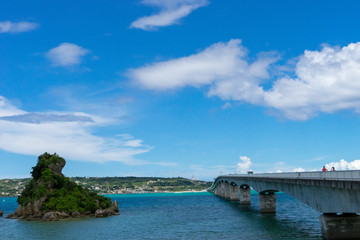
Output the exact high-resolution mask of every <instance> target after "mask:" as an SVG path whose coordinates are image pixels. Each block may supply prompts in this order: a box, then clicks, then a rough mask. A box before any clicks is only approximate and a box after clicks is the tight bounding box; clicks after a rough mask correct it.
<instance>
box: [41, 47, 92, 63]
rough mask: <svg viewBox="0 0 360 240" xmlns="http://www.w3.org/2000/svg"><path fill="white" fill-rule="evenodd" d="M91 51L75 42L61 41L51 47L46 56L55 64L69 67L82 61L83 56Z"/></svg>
mask: <svg viewBox="0 0 360 240" xmlns="http://www.w3.org/2000/svg"><path fill="white" fill-rule="evenodd" d="M89 52H90V51H89V50H88V49H85V48H83V47H80V46H78V45H76V44H73V43H66V42H64V43H61V44H60V45H59V46H57V47H55V48H52V49H50V50H49V51H48V52H46V54H45V56H46V57H47V58H48V59H49V60H50V61H51V62H52V64H53V65H54V66H59V67H69V66H73V65H78V64H80V63H81V60H82V57H83V56H85V55H86V54H88V53H89Z"/></svg>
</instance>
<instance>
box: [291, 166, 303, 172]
mask: <svg viewBox="0 0 360 240" xmlns="http://www.w3.org/2000/svg"><path fill="white" fill-rule="evenodd" d="M293 172H305V169H303V168H302V167H298V168H294V169H293Z"/></svg>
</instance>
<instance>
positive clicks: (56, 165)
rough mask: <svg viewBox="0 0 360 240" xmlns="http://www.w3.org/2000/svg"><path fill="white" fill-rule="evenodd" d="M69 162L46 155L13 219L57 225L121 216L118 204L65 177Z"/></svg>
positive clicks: (20, 198) (34, 169)
mask: <svg viewBox="0 0 360 240" xmlns="http://www.w3.org/2000/svg"><path fill="white" fill-rule="evenodd" d="M65 163H66V162H65V159H63V158H62V157H59V156H58V155H57V154H56V153H55V154H49V153H44V154H42V155H40V156H39V157H38V162H37V164H36V166H35V167H33V168H32V169H33V171H32V172H31V175H32V179H31V180H30V182H29V183H28V184H27V185H26V187H25V189H24V190H23V192H22V193H21V195H20V196H19V197H18V199H17V202H18V203H19V207H18V209H17V210H16V211H15V212H14V213H13V214H9V215H8V216H7V218H10V219H26V220H43V221H56V220H59V219H65V218H78V217H107V216H111V215H118V214H119V208H118V204H117V202H116V201H114V202H113V203H112V202H111V200H110V199H109V198H106V197H104V196H100V195H97V194H96V193H94V192H91V191H90V190H88V189H86V188H83V187H81V186H79V185H77V184H76V183H74V182H72V181H70V179H69V178H67V177H65V176H64V175H63V174H62V173H61V171H62V169H63V168H64V166H65Z"/></svg>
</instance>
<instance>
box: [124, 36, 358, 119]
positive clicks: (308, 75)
mask: <svg viewBox="0 0 360 240" xmlns="http://www.w3.org/2000/svg"><path fill="white" fill-rule="evenodd" d="M277 59H278V58H277V57H276V56H274V54H262V55H259V57H258V59H257V60H255V61H252V62H250V61H249V60H248V57H247V50H246V48H244V47H243V46H242V45H241V41H240V40H238V39H234V40H231V41H229V42H227V43H221V42H220V43H216V44H213V45H212V46H210V47H208V48H207V49H205V50H204V51H202V52H199V53H197V54H193V55H190V56H188V57H182V58H178V59H172V60H169V61H163V62H157V63H153V64H151V65H148V66H144V67H141V68H137V69H131V70H129V76H130V78H131V79H132V81H133V82H134V83H136V84H138V85H139V86H141V87H144V88H148V89H152V90H169V89H176V88H182V87H185V86H193V87H203V86H207V87H208V88H209V91H208V96H217V97H220V98H221V99H223V100H238V101H242V102H248V103H251V104H256V105H260V106H265V107H268V108H270V109H274V110H275V111H276V112H277V113H278V114H280V115H281V116H284V117H286V118H288V119H292V120H307V119H308V118H310V117H312V116H315V115H316V114H318V113H333V112H336V111H340V110H354V111H355V112H360V95H359V94H358V93H359V91H360V42H358V43H351V44H349V45H347V46H345V47H343V48H339V47H328V46H325V47H323V49H321V51H309V50H306V51H305V53H304V54H303V55H301V56H300V57H299V58H298V61H297V63H296V65H295V69H294V73H289V74H291V75H286V76H284V77H282V78H280V79H274V80H273V82H272V86H271V87H270V89H268V90H265V89H264V88H263V87H262V84H263V83H264V81H266V80H267V81H269V80H271V76H270V75H269V73H268V71H269V68H270V67H271V66H272V65H271V64H272V63H274V62H275V61H276V60H277ZM282 67H284V66H282ZM277 69H281V67H278V68H277ZM273 70H276V69H273ZM276 74H280V72H276V73H275V75H276ZM282 74H283V73H282Z"/></svg>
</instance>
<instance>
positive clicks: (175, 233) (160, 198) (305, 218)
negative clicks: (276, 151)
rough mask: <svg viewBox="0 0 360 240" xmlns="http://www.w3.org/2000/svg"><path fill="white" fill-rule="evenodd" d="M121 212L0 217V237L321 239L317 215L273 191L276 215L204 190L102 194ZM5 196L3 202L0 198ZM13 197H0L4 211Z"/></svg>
mask: <svg viewBox="0 0 360 240" xmlns="http://www.w3.org/2000/svg"><path fill="white" fill-rule="evenodd" d="M108 196H109V197H111V198H112V200H118V202H119V209H120V213H121V215H119V216H112V217H109V218H102V219H99V218H97V219H95V218H89V219H75V220H74V219H72V220H64V221H58V222H32V221H24V220H12V219H5V218H4V217H1V218H0V239H63V240H64V239H247V240H249V239H284V240H285V239H286V240H289V239H321V237H320V226H319V222H318V216H319V215H320V213H318V212H316V211H315V210H313V209H311V208H309V207H307V206H306V205H304V204H302V203H300V202H298V201H297V200H296V199H294V198H291V197H289V196H288V195H286V194H278V195H277V213H276V215H272V214H270V215H262V214H260V213H259V201H258V198H257V195H256V194H252V195H251V201H252V206H251V207H246V206H241V205H239V204H238V203H234V202H229V201H226V200H224V199H222V198H219V197H217V196H215V195H212V194H210V193H156V194H122V195H108ZM4 200H5V201H4ZM16 208H17V203H16V198H0V210H4V211H5V214H4V215H7V214H9V213H11V212H13V211H15V210H16Z"/></svg>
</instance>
